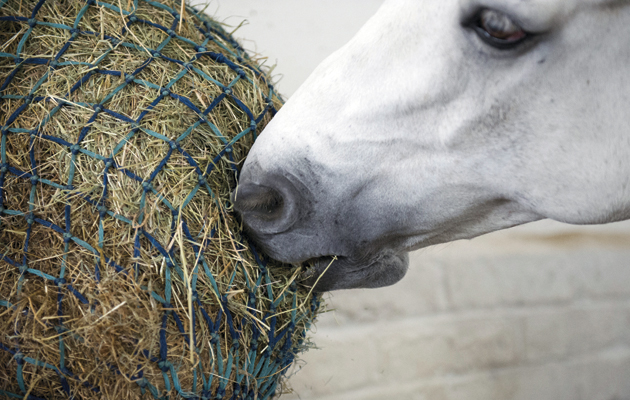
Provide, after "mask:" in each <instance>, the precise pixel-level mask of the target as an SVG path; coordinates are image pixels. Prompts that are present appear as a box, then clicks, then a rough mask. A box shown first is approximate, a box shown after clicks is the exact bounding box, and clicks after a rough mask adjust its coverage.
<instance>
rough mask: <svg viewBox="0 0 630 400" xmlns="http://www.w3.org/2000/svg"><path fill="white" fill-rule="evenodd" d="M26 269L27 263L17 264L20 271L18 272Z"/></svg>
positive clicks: (21, 272) (22, 272)
mask: <svg viewBox="0 0 630 400" xmlns="http://www.w3.org/2000/svg"><path fill="white" fill-rule="evenodd" d="M27 269H28V265H26V264H21V265H18V271H20V274H24V273H25V272H26V270H27Z"/></svg>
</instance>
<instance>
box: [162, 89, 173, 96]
mask: <svg viewBox="0 0 630 400" xmlns="http://www.w3.org/2000/svg"><path fill="white" fill-rule="evenodd" d="M160 94H161V95H162V96H168V95H169V94H171V91H170V90H168V89H166V88H164V89H162V91H161V92H160Z"/></svg>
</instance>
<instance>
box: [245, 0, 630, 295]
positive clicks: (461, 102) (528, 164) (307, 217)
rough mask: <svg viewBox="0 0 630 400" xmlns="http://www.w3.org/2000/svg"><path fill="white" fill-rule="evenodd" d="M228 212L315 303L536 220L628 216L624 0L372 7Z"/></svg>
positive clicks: (289, 110) (263, 148)
mask: <svg viewBox="0 0 630 400" xmlns="http://www.w3.org/2000/svg"><path fill="white" fill-rule="evenodd" d="M235 208H236V209H237V211H239V212H240V213H241V215H242V217H243V220H244V223H245V225H246V226H247V228H248V229H249V232H250V234H251V236H252V237H254V238H255V240H256V241H257V242H258V243H259V244H260V245H261V246H262V247H263V248H264V249H265V250H266V251H267V252H268V253H269V254H270V255H271V256H272V257H274V258H277V259H279V260H282V261H286V262H304V261H309V260H310V261H312V262H314V264H315V267H314V268H313V269H312V271H311V272H312V273H311V277H310V282H311V283H314V282H315V281H316V280H317V279H319V282H318V283H317V288H318V289H319V290H331V289H339V288H350V287H378V286H384V285H389V284H392V283H394V282H396V281H398V280H399V279H400V278H401V277H402V276H403V275H404V273H405V271H406V268H407V258H406V252H407V251H410V250H413V249H418V248H421V247H425V246H428V245H432V244H436V243H442V242H447V241H451V240H455V239H461V238H472V237H475V236H478V235H481V234H484V233H488V232H492V231H495V230H499V229H504V228H508V227H512V226H515V225H519V224H523V223H527V222H531V221H535V220H538V219H542V218H551V219H554V220H557V221H562V222H567V223H572V224H596V223H605V222H612V221H619V220H623V219H628V218H630V1H624V0H610V1H605V0H529V1H523V0H444V1H429V0H426V1H419V0H389V1H387V2H386V3H385V4H384V5H383V6H382V7H381V9H380V10H379V11H378V13H377V14H376V15H375V16H374V17H372V18H371V19H370V20H369V21H368V23H367V24H366V25H365V26H364V27H363V28H362V29H361V31H360V32H359V33H358V34H357V35H356V36H355V37H354V38H353V39H352V40H351V41H350V42H349V43H348V44H347V45H346V46H344V47H343V48H341V49H340V50H338V51H337V52H336V53H334V54H333V55H331V56H330V57H329V58H328V59H327V60H325V61H324V62H323V63H322V64H321V65H320V66H319V67H318V68H317V69H316V71H315V72H314V73H313V74H312V75H311V77H310V78H309V79H308V80H307V81H306V82H305V84H304V85H303V86H302V87H301V88H300V89H298V91H297V92H296V94H295V95H294V96H293V97H292V98H291V99H290V100H289V101H288V102H287V104H286V105H285V106H284V107H283V108H282V110H281V111H280V112H279V114H278V115H277V116H276V118H274V119H273V120H272V121H271V123H270V124H269V125H268V126H267V128H266V129H265V131H264V132H263V133H262V135H261V137H260V138H259V139H258V141H257V142H256V144H255V145H254V147H253V148H252V150H251V152H250V155H249V157H248V159H247V162H246V163H245V165H244V167H243V170H242V173H241V176H240V185H239V189H238V190H237V192H236V194H235ZM331 256H337V257H338V260H337V261H335V262H333V263H332V264H331V265H330V268H329V269H328V270H327V271H326V273H325V274H323V275H321V274H322V272H323V271H324V270H325V269H326V267H328V265H329V261H330V260H331ZM320 275H321V276H320Z"/></svg>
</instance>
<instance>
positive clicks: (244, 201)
mask: <svg viewBox="0 0 630 400" xmlns="http://www.w3.org/2000/svg"><path fill="white" fill-rule="evenodd" d="M283 206H284V200H283V198H282V194H280V192H278V191H277V190H275V189H273V188H270V187H267V186H262V185H254V184H245V185H241V186H239V187H238V188H237V190H236V192H235V193H234V208H235V209H236V211H238V212H240V213H241V214H251V215H254V216H255V217H256V218H261V219H266V220H273V219H277V218H278V217H279V216H280V214H281V213H282V209H283Z"/></svg>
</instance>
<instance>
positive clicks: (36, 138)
mask: <svg viewBox="0 0 630 400" xmlns="http://www.w3.org/2000/svg"><path fill="white" fill-rule="evenodd" d="M182 10H183V12H182ZM0 85H1V86H0V131H1V147H0V156H1V159H0V364H1V365H3V366H6V367H5V368H0V395H4V396H8V397H16V398H47V399H57V398H68V397H70V396H75V397H76V398H82V399H83V398H85V399H87V398H111V399H137V398H141V397H146V398H165V396H170V397H169V398H181V397H184V398H203V399H210V398H212V399H215V398H216V399H220V398H224V399H241V398H243V399H266V398H270V397H271V396H273V395H274V394H275V393H276V392H277V391H278V390H277V388H278V387H279V381H280V378H281V377H282V376H283V375H284V374H285V372H286V370H287V368H288V367H289V366H290V365H291V364H292V362H293V360H294V358H295V355H296V354H297V353H299V352H300V351H301V350H303V348H304V346H305V334H306V330H307V329H308V327H309V324H310V323H311V321H312V320H313V318H314V317H315V314H316V312H317V309H318V307H319V298H318V297H317V296H311V294H310V292H309V290H308V288H302V287H300V285H298V283H297V282H296V277H297V276H299V274H300V272H301V270H300V268H299V267H294V266H289V265H282V264H278V263H275V262H272V261H269V260H266V259H265V258H264V256H262V255H259V254H257V253H256V251H255V249H254V248H253V247H252V246H251V245H250V244H249V243H248V242H247V241H246V238H244V237H242V236H241V230H242V227H241V225H240V223H239V221H238V220H237V219H236V218H235V217H234V215H233V214H232V213H231V204H230V201H229V199H230V193H231V191H232V190H233V189H234V187H235V184H236V176H237V173H238V168H239V167H240V165H241V164H242V162H243V160H244V157H245V156H246V154H247V151H248V149H249V148H250V147H251V145H252V144H253V141H254V140H255V138H256V135H257V133H259V132H260V130H261V129H262V128H263V127H264V125H265V124H266V123H267V122H268V121H269V120H270V119H271V117H272V116H273V115H274V114H275V112H276V110H277V109H278V108H279V107H280V106H281V104H282V100H281V98H280V97H279V96H278V95H277V94H276V93H275V91H274V89H273V86H272V85H270V84H269V82H268V78H267V77H266V76H265V74H264V72H263V71H262V70H261V68H260V67H259V66H258V60H255V59H252V58H250V57H249V56H248V55H247V54H245V53H244V51H243V50H242V49H241V48H240V47H239V46H238V44H237V43H236V42H235V41H234V40H233V39H232V38H231V37H230V36H229V35H228V34H227V33H225V31H224V30H223V29H222V27H221V26H220V25H218V24H217V23H215V22H213V21H211V20H209V19H207V18H206V17H204V16H202V15H200V14H198V13H197V12H196V11H195V10H193V9H191V8H188V7H186V8H183V7H182V6H181V4H179V3H175V2H169V1H164V2H163V3H157V2H151V1H146V2H144V1H138V0H134V1H131V0H110V3H106V2H100V1H87V2H83V1H73V0H66V1H53V0H48V1H45V0H40V1H29V0H9V1H7V0H0ZM29 396H30V397H29Z"/></svg>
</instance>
